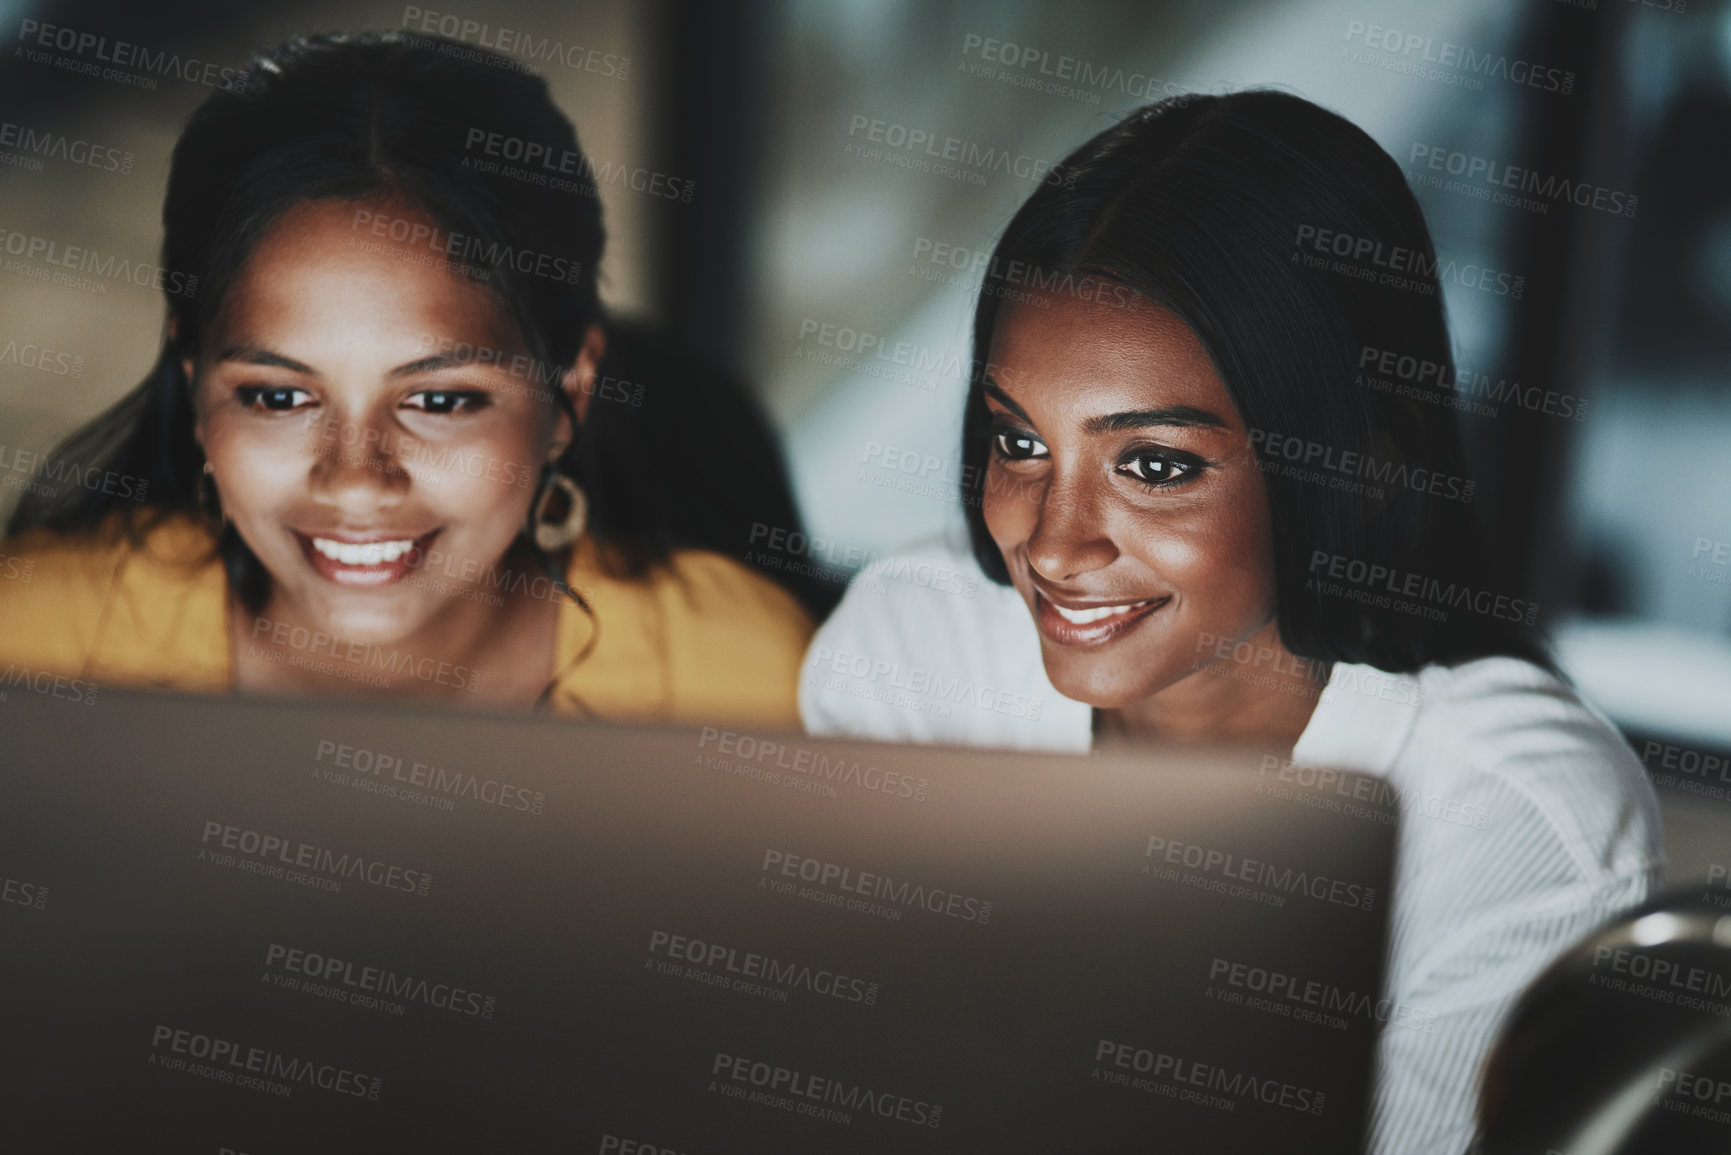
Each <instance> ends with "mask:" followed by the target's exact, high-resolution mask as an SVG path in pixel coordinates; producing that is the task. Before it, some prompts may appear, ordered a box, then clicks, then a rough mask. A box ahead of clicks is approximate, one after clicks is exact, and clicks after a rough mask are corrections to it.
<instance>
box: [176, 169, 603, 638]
mask: <svg viewBox="0 0 1731 1155" xmlns="http://www.w3.org/2000/svg"><path fill="white" fill-rule="evenodd" d="M362 207H363V206H360V205H358V204H357V202H351V201H343V200H322V201H312V202H307V203H303V204H301V205H298V206H296V207H295V208H293V209H291V210H289V211H288V212H287V213H285V214H284V215H283V217H282V218H281V220H279V221H278V222H277V224H276V225H275V226H274V227H273V228H272V229H271V230H270V232H269V233H268V234H267V235H266V236H265V237H264V238H263V240H262V241H261V242H260V243H259V245H258V247H257V248H256V250H255V251H254V252H253V254H252V255H251V257H250V259H249V260H248V262H247V264H246V266H245V268H244V269H243V270H242V272H241V274H240V276H239V277H238V278H237V280H236V282H235V284H234V286H233V287H232V289H231V291H230V292H229V294H228V296H227V297H226V298H225V299H224V301H223V307H222V310H221V313H220V315H219V316H218V318H217V322H216V324H215V325H213V327H212V330H211V332H210V333H209V334H207V336H206V339H205V341H204V345H203V348H202V350H201V352H200V356H199V359H198V361H197V363H196V365H195V366H194V374H195V387H194V391H195V396H196V398H197V410H198V432H199V438H200V441H201V442H202V444H203V446H204V451H205V455H206V458H207V460H209V462H210V463H211V466H212V468H213V469H214V471H215V473H214V476H215V480H216V483H217V489H218V493H219V494H220V497H221V501H222V507H223V512H224V514H225V515H226V516H227V517H229V518H230V519H231V520H232V521H233V522H234V525H235V528H236V530H237V531H238V532H239V533H240V536H241V538H242V539H243V540H244V541H245V542H246V544H247V545H248V547H249V548H251V550H252V551H253V553H255V554H256V555H257V556H258V558H259V560H260V561H261V562H263V564H264V565H265V567H266V568H267V569H268V570H269V571H270V576H271V587H272V588H271V598H272V604H273V605H275V606H277V607H278V610H279V611H280V610H281V609H282V608H283V607H285V606H287V607H292V612H293V616H294V617H295V618H296V619H297V620H299V621H301V622H304V623H307V624H312V625H315V626H316V627H317V628H322V629H326V630H327V631H328V632H330V633H331V634H332V635H333V636H336V637H340V638H344V639H349V640H356V641H370V642H385V641H389V640H394V639H400V638H403V637H406V636H408V635H410V634H412V633H413V632H414V631H416V630H418V629H420V628H421V627H423V626H425V625H426V624H427V623H428V622H429V621H431V620H432V619H433V618H434V617H435V616H436V615H438V614H439V613H440V612H441V611H442V610H444V609H447V608H449V607H450V606H451V605H453V604H454V603H453V599H454V598H461V597H462V591H463V590H465V589H469V588H470V587H473V586H476V585H478V584H483V583H485V582H486V581H487V580H488V577H489V575H492V574H497V573H498V571H499V568H500V567H502V566H503V565H504V562H503V561H502V559H503V558H504V555H505V554H506V552H507V550H508V549H509V548H510V547H511V545H512V543H513V541H514V539H515V538H516V536H517V534H518V532H519V530H520V529H521V527H522V526H523V524H524V522H525V519H526V517H527V514H528V509H529V504H530V502H531V501H532V500H533V497H534V494H535V486H536V483H537V481H538V480H539V476H540V471H541V468H542V466H543V464H544V463H545V462H546V461H547V460H548V458H549V457H550V456H551V455H553V454H554V453H555V452H556V451H557V449H558V447H559V446H560V445H562V444H563V441H562V440H560V439H568V438H569V436H570V429H569V423H568V422H566V421H565V420H564V419H562V418H559V417H557V416H556V411H555V410H554V407H553V406H552V405H551V404H550V403H549V402H548V400H547V396H548V394H547V391H546V389H544V388H530V387H528V383H527V382H525V381H524V380H522V379H521V378H519V377H517V376H513V375H512V374H511V373H510V372H509V371H508V369H507V368H506V367H505V366H507V365H509V364H511V363H512V357H513V356H514V355H516V354H519V353H523V352H524V342H523V339H522V337H521V335H520V334H519V333H518V331H517V329H516V327H515V325H514V324H512V323H511V321H510V320H509V318H508V317H507V315H506V313H505V310H504V309H503V308H502V307H501V306H500V304H499V303H498V301H497V300H496V299H495V298H494V296H493V295H492V294H491V293H490V292H489V291H488V290H487V288H486V287H485V286H484V285H482V284H480V283H477V282H476V281H473V280H469V279H467V278H466V277H464V276H462V275H460V274H459V273H457V272H454V271H451V270H448V269H446V268H445V267H443V265H442V264H441V263H440V262H439V261H438V260H437V259H429V256H430V254H429V250H428V249H427V247H426V246H419V247H411V245H409V244H408V243H406V242H405V243H396V242H392V241H390V240H388V239H384V238H380V237H377V236H374V235H371V234H370V233H369V232H367V231H365V230H357V229H356V228H355V221H356V219H357V212H359V211H361V209H362ZM364 207H365V208H366V210H367V211H370V212H379V211H389V212H393V213H396V214H398V215H402V216H405V217H414V218H415V219H417V220H425V219H426V218H425V217H424V214H421V213H420V212H419V210H417V209H415V208H413V207H411V206H407V205H402V204H396V203H391V204H389V205H387V206H384V207H381V206H380V205H378V204H370V205H367V206H364ZM453 348H479V349H489V350H498V351H500V352H501V353H502V354H503V355H501V356H499V357H497V358H495V359H494V363H486V362H483V361H481V360H479V359H476V358H467V359H458V358H455V357H452V356H449V355H447V354H441V353H440V352H439V350H451V349H453ZM517 363H519V364H520V363H521V362H517ZM433 567H436V569H435V568H433ZM416 573H421V574H423V575H424V576H427V577H430V578H436V579H437V580H424V581H416V580H409V579H410V578H411V577H412V576H413V575H415V574H416ZM466 600H467V601H468V602H470V603H472V602H473V601H474V599H473V598H472V597H471V598H469V599H466Z"/></svg>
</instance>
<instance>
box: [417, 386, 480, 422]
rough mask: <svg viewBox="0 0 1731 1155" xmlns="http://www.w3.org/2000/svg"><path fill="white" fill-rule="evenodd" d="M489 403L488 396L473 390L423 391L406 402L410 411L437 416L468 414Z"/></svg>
mask: <svg viewBox="0 0 1731 1155" xmlns="http://www.w3.org/2000/svg"><path fill="white" fill-rule="evenodd" d="M486 403H487V395H486V394H485V393H478V392H476V391H475V390H473V389H423V390H422V391H421V392H419V393H415V394H411V395H410V396H409V397H408V398H407V399H406V400H405V401H404V402H403V404H405V405H406V406H408V407H409V408H410V409H424V410H426V411H427V412H428V413H432V414H434V415H436V416H441V417H442V416H448V415H450V414H453V413H467V412H471V411H473V410H476V409H480V408H481V407H482V406H484V405H486Z"/></svg>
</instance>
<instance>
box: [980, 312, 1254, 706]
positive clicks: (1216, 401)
mask: <svg viewBox="0 0 1731 1155" xmlns="http://www.w3.org/2000/svg"><path fill="white" fill-rule="evenodd" d="M988 363H989V365H990V366H991V374H990V376H989V377H988V378H987V380H986V383H985V399H986V406H987V408H988V410H989V411H990V414H991V417H990V421H991V424H990V427H989V440H990V457H989V465H988V470H987V478H986V487H985V495H984V504H983V507H982V509H983V513H984V517H985V522H986V527H987V529H988V530H989V531H990V533H991V535H992V538H993V540H994V541H995V542H996V543H997V545H998V548H999V550H1000V551H1001V552H1002V553H1003V557H1004V562H1005V564H1006V566H1007V567H1008V569H1009V572H1010V579H1011V582H1012V583H1013V584H1014V585H1015V588H1016V590H1017V592H1019V593H1020V594H1021V595H1022V599H1023V601H1024V602H1025V603H1026V604H1027V606H1028V609H1029V612H1030V613H1032V614H1033V616H1034V620H1035V622H1036V624H1037V625H1038V627H1039V633H1040V646H1041V653H1042V656H1043V657H1044V659H1045V665H1046V673H1047V675H1048V677H1050V678H1051V680H1052V684H1053V685H1054V686H1055V687H1056V688H1057V689H1058V691H1059V692H1060V693H1062V694H1064V695H1065V696H1066V697H1070V698H1074V699H1077V700H1079V701H1083V702H1087V703H1089V704H1091V705H1094V706H1096V707H1099V708H1103V709H1105V708H1119V707H1123V706H1125V705H1128V704H1131V703H1134V702H1139V701H1142V700H1144V699H1147V698H1148V697H1150V696H1151V695H1154V694H1156V693H1159V692H1161V691H1163V690H1165V689H1166V688H1168V687H1170V686H1173V685H1174V684H1175V683H1178V682H1180V681H1182V680H1183V679H1185V678H1186V677H1189V676H1193V671H1195V670H1196V669H1197V666H1198V663H1199V660H1201V659H1202V658H1203V657H1204V655H1203V653H1202V650H1203V647H1202V646H1201V644H1200V643H1201V639H1202V638H1203V637H1204V636H1205V635H1212V636H1213V637H1215V638H1217V639H1228V640H1232V641H1238V640H1248V639H1250V638H1252V637H1254V636H1256V635H1258V634H1259V633H1261V632H1263V631H1265V630H1268V629H1270V628H1272V627H1271V623H1272V618H1273V613H1274V605H1275V597H1274V593H1275V591H1274V557H1273V539H1272V531H1271V528H1270V522H1269V510H1268V499H1267V494H1266V491H1265V489H1264V486H1263V479H1262V474H1261V472H1260V471H1259V470H1258V468H1257V464H1256V460H1255V457H1254V455H1253V454H1252V453H1251V451H1250V450H1249V448H1248V437H1247V431H1246V429H1245V426H1244V423H1243V420H1242V419H1241V417H1240V416H1239V414H1238V412H1237V409H1236V407H1235V406H1234V405H1233V403H1232V399H1231V397H1230V396H1229V395H1228V394H1227V391H1226V387H1225V385H1224V384H1223V383H1222V382H1221V380H1220V378H1219V376H1218V374H1217V373H1216V372H1215V370H1214V367H1213V364H1212V362H1211V361H1210V360H1209V358H1208V355H1207V353H1206V352H1205V351H1204V349H1203V348H1202V345H1201V342H1200V341H1199V340H1198V339H1197V337H1196V335H1195V334H1194V333H1193V332H1192V331H1191V330H1190V328H1189V326H1187V325H1186V324H1184V322H1183V321H1181V320H1180V319H1179V318H1178V317H1177V316H1176V315H1174V314H1173V313H1172V312H1170V311H1169V310H1167V309H1165V308H1162V307H1161V306H1159V305H1156V304H1153V303H1152V302H1149V301H1146V300H1145V299H1143V298H1140V297H1137V298H1134V299H1132V300H1131V301H1130V302H1129V303H1128V304H1125V303H1124V302H1122V301H1102V300H1098V299H1094V300H1081V299H1077V298H1075V297H1071V296H1066V295H1062V294H1049V295H1047V296H1046V299H1045V302H1044V306H1043V307H1042V306H1036V305H1034V304H1032V303H1021V302H1017V303H1013V304H1011V305H1009V306H1008V307H1007V308H1005V309H1004V310H1003V311H1001V312H1000V313H999V315H998V320H997V324H996V326H995V328H994V330H993V333H992V341H991V349H990V353H989V356H988Z"/></svg>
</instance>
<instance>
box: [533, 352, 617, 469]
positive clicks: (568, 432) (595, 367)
mask: <svg viewBox="0 0 1731 1155" xmlns="http://www.w3.org/2000/svg"><path fill="white" fill-rule="evenodd" d="M606 355H607V334H606V333H604V332H602V329H601V326H600V325H591V326H589V328H588V330H587V331H586V332H585V333H584V334H583V347H582V348H581V349H579V350H578V351H577V363H576V364H575V365H573V366H571V368H570V369H568V370H566V372H565V376H564V377H563V378H561V379H560V382H559V387H560V388H561V389H563V390H565V395H566V396H567V397H569V398H571V407H572V408H573V409H575V410H576V411H577V422H578V424H582V423H583V422H585V421H587V420H588V419H589V402H590V401H591V400H592V399H593V398H594V396H595V385H596V378H597V376H598V374H599V372H600V369H601V359H602V358H603V357H605V356H606ZM576 435H577V431H576V430H574V429H572V428H571V419H570V418H569V417H567V416H566V415H565V414H564V413H563V412H561V413H560V414H559V424H558V426H557V428H556V429H555V430H554V433H553V445H552V447H551V448H550V449H549V450H548V456H547V460H548V461H556V460H558V458H559V455H560V454H562V453H564V452H565V450H566V449H567V448H568V447H569V446H570V444H571V440H572V438H574V437H575V436H576Z"/></svg>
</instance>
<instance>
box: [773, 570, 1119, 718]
mask: <svg viewBox="0 0 1731 1155" xmlns="http://www.w3.org/2000/svg"><path fill="white" fill-rule="evenodd" d="M800 715H801V718H802V719H803V721H804V722H805V725H806V728H807V729H809V730H811V731H812V732H814V733H821V734H843V735H850V736H855V737H866V738H879V739H887V740H900V741H915V742H941V743H954V744H963V745H981V746H999V747H1011V748H1026V749H1065V750H1084V751H1085V750H1086V749H1087V748H1088V744H1089V742H1090V740H1091V736H1090V728H1089V719H1090V716H1091V715H1090V711H1089V709H1088V707H1087V706H1086V705H1084V704H1083V703H1080V702H1072V701H1070V700H1069V699H1067V698H1063V697H1061V696H1060V695H1059V694H1058V693H1057V691H1055V690H1054V689H1053V688H1052V685H1051V682H1050V681H1049V680H1048V679H1047V678H1046V673H1045V666H1044V663H1043V661H1042V659H1041V656H1040V643H1039V637H1038V635H1037V634H1036V632H1035V630H1034V625H1033V620H1032V619H1031V618H1030V617H1029V615H1028V611H1027V608H1026V607H1025V606H1024V605H1023V604H1022V599H1021V596H1020V595H1019V594H1017V593H1016V591H1015V590H1014V589H1013V588H1011V587H1009V586H1001V585H998V584H997V583H996V582H993V581H992V580H991V579H989V578H987V577H986V575H985V574H984V573H983V572H981V570H980V568H979V566H978V565H977V564H976V563H975V562H974V559H973V556H972V555H971V554H970V553H969V552H968V551H967V550H965V549H964V548H961V547H959V546H956V545H951V544H949V543H947V542H944V541H942V540H934V541H927V542H922V543H919V544H917V545H914V546H911V547H909V548H907V549H904V550H900V551H898V552H896V553H893V554H890V555H887V556H884V557H879V558H874V559H872V560H871V561H870V562H869V563H868V564H867V565H866V566H865V568H864V569H862V570H861V571H860V572H859V573H858V574H857V575H855V577H854V579H853V581H852V582H850V583H849V585H848V590H847V594H846V595H845V596H844V597H843V598H842V601H841V604H840V605H839V606H837V607H836V610H835V612H834V613H833V614H831V615H830V617H829V619H828V620H827V621H825V622H824V624H823V625H822V627H820V628H819V629H818V632H817V636H816V637H815V638H814V639H813V640H812V645H811V649H810V651H808V653H807V654H806V659H805V663H804V665H803V667H802V669H801V675H800Z"/></svg>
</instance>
